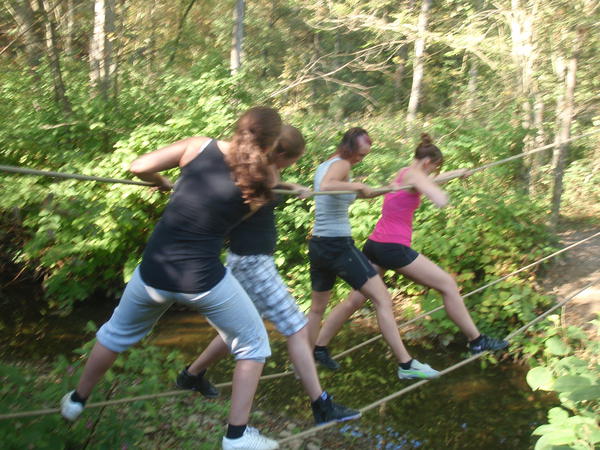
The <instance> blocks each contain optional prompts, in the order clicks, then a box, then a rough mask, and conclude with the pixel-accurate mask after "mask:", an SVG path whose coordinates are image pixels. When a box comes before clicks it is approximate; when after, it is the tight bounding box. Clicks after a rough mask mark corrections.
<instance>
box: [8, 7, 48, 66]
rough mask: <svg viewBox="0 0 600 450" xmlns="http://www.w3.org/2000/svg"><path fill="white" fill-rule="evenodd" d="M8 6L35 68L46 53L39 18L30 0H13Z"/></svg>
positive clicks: (31, 63) (28, 61)
mask: <svg viewBox="0 0 600 450" xmlns="http://www.w3.org/2000/svg"><path fill="white" fill-rule="evenodd" d="M8 6H9V8H10V9H11V12H12V14H13V16H14V18H15V21H16V22H17V25H18V27H19V35H22V36H23V40H24V41H25V52H26V54H27V63H28V65H29V67H30V68H32V69H35V68H37V67H38V66H39V64H40V61H41V60H42V57H43V55H44V39H43V36H42V34H41V31H40V29H41V27H40V26H39V19H38V18H36V17H35V13H34V12H33V9H32V7H31V4H30V3H29V1H28V0H26V1H24V0H11V2H10V3H9V5H8Z"/></svg>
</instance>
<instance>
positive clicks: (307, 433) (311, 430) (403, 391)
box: [277, 278, 600, 444]
mask: <svg viewBox="0 0 600 450" xmlns="http://www.w3.org/2000/svg"><path fill="white" fill-rule="evenodd" d="M598 282H600V278H597V279H596V280H594V281H592V282H591V283H588V284H587V285H586V286H585V287H583V288H581V289H579V290H578V291H576V292H575V293H573V294H571V295H570V296H569V297H567V298H566V299H564V300H563V301H561V302H559V303H557V304H556V305H554V306H552V307H551V308H549V309H548V310H547V311H545V312H544V313H542V314H540V315H539V316H537V317H536V318H535V319H533V320H531V321H530V322H528V323H527V324H525V325H523V326H522V327H521V328H519V329H517V330H515V331H513V332H512V333H510V334H509V335H508V336H506V338H505V339H506V340H507V341H510V340H511V339H512V338H514V337H515V336H516V335H517V334H519V333H522V332H523V331H525V330H526V329H527V328H530V327H531V326H533V325H534V324H536V323H538V322H540V321H541V320H543V319H544V318H546V316H548V315H549V314H551V313H552V312H553V311H555V310H556V309H558V308H561V307H562V306H564V305H565V304H566V303H567V302H569V301H571V300H572V299H573V298H575V297H577V296H578V295H579V294H581V293H582V292H584V291H585V290H587V289H589V288H590V287H592V286H594V285H595V284H596V283H598ZM488 353H490V352H489V351H487V350H486V351H484V352H482V353H478V354H476V355H472V356H470V357H468V358H465V359H463V360H462V361H460V362H458V363H456V364H454V365H452V366H450V367H447V368H446V369H444V370H441V371H440V375H439V377H437V378H436V379H438V378H440V377H442V376H444V375H446V374H448V373H450V372H454V371H455V370H457V369H459V368H461V367H463V366H466V365H467V364H469V363H471V362H473V361H475V360H476V359H479V358H481V357H482V356H484V355H486V354H488ZM430 381H432V380H422V381H418V382H416V383H413V384H411V385H410V386H407V387H405V388H404V389H401V390H399V391H397V392H395V393H393V394H390V395H388V396H386V397H383V398H381V399H379V400H377V401H375V402H373V403H371V404H369V405H367V406H363V407H362V408H359V411H360V412H361V413H365V412H367V411H369V410H371V409H373V408H376V407H377V406H379V405H382V404H383V403H387V402H389V401H390V400H393V399H395V398H398V397H401V396H402V395H404V394H407V393H408V392H410V391H413V390H415V389H417V388H419V387H421V386H423V385H424V384H426V383H429V382H430ZM334 425H337V422H335V421H334V422H329V423H326V424H323V425H318V426H316V427H312V428H309V429H308V430H305V431H302V432H300V433H298V434H295V435H292V436H288V437H286V438H284V439H281V440H279V441H277V442H278V443H279V444H284V443H286V442H290V441H294V440H296V439H300V438H304V437H306V436H310V435H312V434H314V433H316V432H317V431H321V430H324V429H326V428H330V427H332V426H334Z"/></svg>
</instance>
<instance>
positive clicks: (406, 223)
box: [369, 167, 421, 247]
mask: <svg viewBox="0 0 600 450" xmlns="http://www.w3.org/2000/svg"><path fill="white" fill-rule="evenodd" d="M407 169H408V167H405V168H404V169H401V170H400V171H399V172H398V176H397V177H396V180H395V181H396V183H398V184H402V178H404V174H405V172H406V170H407ZM420 204H421V194H420V193H418V192H414V191H398V192H390V193H389V194H386V195H385V197H384V198H383V207H382V209H381V217H380V218H379V221H378V222H377V225H375V229H374V230H373V233H371V236H369V239H371V240H372V241H375V242H383V243H392V244H402V245H406V246H407V247H410V243H411V240H412V224H413V216H414V213H415V210H416V209H417V208H418V207H419V205H420Z"/></svg>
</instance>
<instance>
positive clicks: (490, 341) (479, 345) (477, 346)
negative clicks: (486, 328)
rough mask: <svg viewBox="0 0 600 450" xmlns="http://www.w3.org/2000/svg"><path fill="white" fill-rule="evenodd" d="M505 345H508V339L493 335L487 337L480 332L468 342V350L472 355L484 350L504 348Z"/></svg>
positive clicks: (493, 350)
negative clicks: (497, 337) (479, 334)
mask: <svg viewBox="0 0 600 450" xmlns="http://www.w3.org/2000/svg"><path fill="white" fill-rule="evenodd" d="M506 347H508V341H505V340H504V339H496V338H493V337H489V336H486V335H485V334H482V335H481V336H479V337H478V338H477V339H475V340H474V341H471V342H469V351H470V352H471V353H472V354H473V355H476V354H477V353H481V352H485V351H486V350H489V351H491V352H495V351H498V350H502V349H505V348H506Z"/></svg>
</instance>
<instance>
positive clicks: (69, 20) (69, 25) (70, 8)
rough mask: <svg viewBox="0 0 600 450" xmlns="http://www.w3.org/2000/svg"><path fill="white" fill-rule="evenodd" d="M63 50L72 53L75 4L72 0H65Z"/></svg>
mask: <svg viewBox="0 0 600 450" xmlns="http://www.w3.org/2000/svg"><path fill="white" fill-rule="evenodd" d="M65 28H66V30H65V52H66V53H67V55H69V56H72V55H73V41H74V39H73V34H74V33H75V5H74V4H73V0H67V11H66V16H65Z"/></svg>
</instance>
